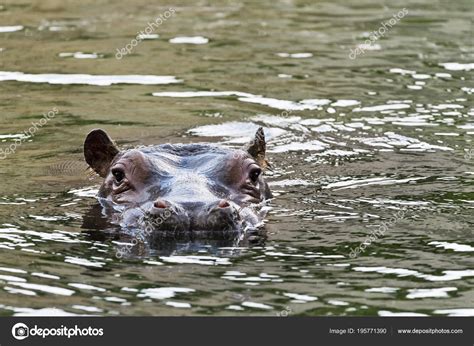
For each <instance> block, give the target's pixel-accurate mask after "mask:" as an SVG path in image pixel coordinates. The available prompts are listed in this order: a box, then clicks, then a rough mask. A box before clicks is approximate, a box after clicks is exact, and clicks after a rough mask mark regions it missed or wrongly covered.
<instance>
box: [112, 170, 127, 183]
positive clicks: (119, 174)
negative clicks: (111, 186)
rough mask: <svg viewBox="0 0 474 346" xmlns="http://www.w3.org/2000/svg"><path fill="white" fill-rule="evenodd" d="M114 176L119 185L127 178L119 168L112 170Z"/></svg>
mask: <svg viewBox="0 0 474 346" xmlns="http://www.w3.org/2000/svg"><path fill="white" fill-rule="evenodd" d="M112 175H113V176H114V178H115V181H116V182H117V183H120V182H122V180H123V178H125V173H124V172H123V171H122V170H121V169H119V168H114V169H112Z"/></svg>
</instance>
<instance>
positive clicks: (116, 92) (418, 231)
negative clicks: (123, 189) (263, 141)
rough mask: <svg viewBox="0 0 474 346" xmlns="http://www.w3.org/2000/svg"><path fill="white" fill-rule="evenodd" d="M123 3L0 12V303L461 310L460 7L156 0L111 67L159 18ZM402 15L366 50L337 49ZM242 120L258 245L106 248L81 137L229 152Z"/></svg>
mask: <svg viewBox="0 0 474 346" xmlns="http://www.w3.org/2000/svg"><path fill="white" fill-rule="evenodd" d="M135 3H136V6H133V7H131V8H129V9H128V10H127V11H126V13H125V12H123V8H121V7H120V6H119V5H116V4H95V3H94V4H92V3H88V4H87V5H84V4H81V5H80V4H76V5H71V6H72V7H68V6H66V5H62V4H60V3H56V2H55V1H45V2H42V3H41V4H36V5H32V6H29V5H28V6H16V5H14V4H8V3H7V4H6V5H5V6H4V7H3V8H2V11H0V18H1V19H2V25H3V26H0V59H1V60H0V66H1V68H0V70H1V71H2V72H0V88H1V93H0V100H1V107H2V113H1V114H2V115H1V116H0V129H1V130H0V149H1V150H2V151H0V154H2V153H3V150H4V149H5V148H7V147H8V146H10V145H12V144H13V143H15V141H18V140H22V142H23V143H22V146H21V150H17V151H16V152H15V153H13V154H10V155H8V157H7V158H5V159H3V160H0V173H1V175H2V183H1V184H2V186H1V187H2V193H1V194H0V251H1V252H0V314H2V315H17V316H31V315H46V316H52V315H71V316H73V315H191V314H198V315H269V316H287V315H289V316H292V315H299V314H305V315H380V316H427V315H439V316H472V315H474V306H473V304H472V303H470V301H471V300H470V297H471V296H472V292H473V289H472V287H473V283H474V261H473V252H474V243H473V231H472V229H473V227H472V226H473V223H472V221H473V220H472V208H473V192H472V185H473V178H474V169H473V167H472V164H473V162H472V157H473V155H472V152H473V145H472V138H471V137H472V135H473V134H474V130H473V129H474V121H473V116H474V107H473V103H472V92H473V88H472V85H470V84H469V83H468V81H470V80H472V70H473V69H474V63H473V59H472V47H471V42H470V35H469V34H468V33H469V30H470V20H471V16H472V15H471V13H470V11H472V5H471V4H470V3H469V2H463V1H460V2H455V3H447V2H445V1H440V2H436V1H435V2H432V1H422V2H418V3H416V4H414V3H409V2H407V3H404V4H397V7H394V6H395V5H393V4H389V3H386V4H385V5H384V6H382V5H380V4H372V3H369V2H365V1H363V2H360V1H359V2H346V3H344V4H343V5H342V4H333V3H331V2H318V3H313V2H301V3H298V4H293V3H292V2H278V1H277V2H275V1H273V2H267V1H260V2H249V3H245V2H235V1H233V2H223V3H222V4H220V5H212V6H211V5H207V6H200V7H190V6H184V5H183V6H176V15H175V16H173V18H170V19H169V20H167V21H166V22H165V23H163V25H161V26H160V27H159V29H158V30H156V33H153V35H149V36H146V37H142V39H143V41H142V42H141V43H140V45H139V46H137V47H135V48H134V51H133V54H130V55H127V57H125V58H124V59H121V60H117V59H115V56H114V54H115V51H116V49H117V48H120V47H122V46H123V44H124V42H130V40H131V39H133V38H134V37H136V35H137V30H139V29H140V28H143V27H145V26H146V25H147V22H148V21H149V20H152V19H153V18H154V17H156V13H161V12H162V10H163V8H161V7H159V6H158V7H157V6H156V4H151V3H149V2H146V1H142V0H139V1H135ZM403 7H406V8H407V9H408V10H409V15H407V16H406V17H405V18H403V20H402V21H400V23H398V24H397V26H396V27H395V26H394V27H393V28H392V29H391V31H390V33H389V34H388V35H386V36H385V37H384V38H383V39H381V40H379V41H378V42H377V45H376V46H374V47H376V49H370V50H367V52H365V54H364V55H363V56H358V57H357V58H356V59H353V60H351V59H349V58H348V54H349V52H350V49H351V48H353V47H355V46H356V45H358V44H361V43H363V41H364V39H365V37H367V33H369V32H371V31H373V30H375V29H376V28H377V27H378V26H379V25H380V24H379V22H380V20H382V19H383V18H389V17H391V16H392V15H393V14H394V13H396V12H398V11H399V9H400V8H403ZM446 13H449V16H448V17H447V16H446V15H445V14H446ZM53 107H56V108H57V109H58V110H59V113H58V114H57V115H56V117H55V118H54V119H52V120H51V121H49V122H48V123H47V124H46V125H44V126H43V127H41V128H40V129H38V131H37V132H36V133H35V136H34V137H31V138H29V137H25V134H24V131H25V130H27V129H28V128H29V127H30V126H31V122H32V121H36V120H38V119H39V118H40V114H43V113H44V112H47V111H48V110H50V109H52V108H53ZM259 126H263V127H264V128H265V133H266V136H267V138H268V148H267V150H268V153H269V160H270V162H271V163H272V167H273V170H272V171H271V172H268V180H269V181H270V186H271V188H272V190H273V192H274V195H275V199H273V200H272V201H271V207H272V210H270V212H269V214H268V216H267V226H266V230H267V235H266V239H265V241H263V242H260V243H258V244H253V243H250V244H238V243H230V244H229V243H228V242H225V241H224V242H220V241H215V242H212V241H193V242H187V243H186V242H184V243H183V242H179V241H175V242H158V243H155V244H145V245H146V246H138V245H137V246H133V247H132V248H133V251H131V253H130V255H129V256H126V257H124V258H121V259H119V258H117V256H116V253H117V251H118V249H120V248H121V247H123V246H128V245H130V244H131V242H132V240H133V234H128V233H126V232H118V230H117V228H116V226H114V225H112V224H111V223H110V222H109V220H107V219H105V218H104V217H103V216H102V215H101V210H100V208H97V202H96V200H95V197H94V196H95V194H96V193H97V188H98V186H99V184H100V178H99V177H97V176H95V175H94V174H91V173H90V172H88V171H87V169H86V168H87V167H86V165H85V164H84V162H83V159H82V142H83V139H84V137H85V134H86V133H87V132H88V131H89V130H90V129H92V128H97V127H103V128H105V129H107V130H108V131H109V132H110V133H111V134H112V136H113V137H114V138H118V139H119V140H118V144H119V146H121V147H125V148H130V147H133V146H136V145H151V144H156V143H162V142H173V143H177V142H185V143H190V142H218V143H220V144H222V145H226V146H230V147H239V146H240V145H242V144H243V143H246V142H247V141H248V140H249V139H250V136H251V135H253V134H254V133H255V130H256V129H257V128H258V127H259ZM0 157H2V156H0ZM399 211H403V217H402V218H398V219H397V220H396V222H392V221H391V220H393V219H394V218H395V215H397V212H399ZM384 225H385V226H386V229H384V231H383V232H380V229H382V227H383V226H384ZM377 231H379V232H378V233H377ZM371 234H377V237H376V238H375V239H373V240H372V241H370V242H369V243H366V244H365V245H366V246H365V249H364V251H361V252H360V253H359V254H358V255H357V256H351V249H353V248H356V247H359V246H361V244H364V242H366V239H367V237H369V236H370V235H371ZM142 245H143V244H142Z"/></svg>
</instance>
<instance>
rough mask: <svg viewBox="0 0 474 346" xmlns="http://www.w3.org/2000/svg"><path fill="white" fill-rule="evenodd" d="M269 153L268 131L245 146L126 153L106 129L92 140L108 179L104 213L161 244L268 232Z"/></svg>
mask: <svg viewBox="0 0 474 346" xmlns="http://www.w3.org/2000/svg"><path fill="white" fill-rule="evenodd" d="M265 151H266V141H265V135H264V131H263V129H262V128H261V127H260V128H259V129H258V130H257V132H256V134H255V136H254V139H253V140H252V141H251V142H250V143H248V144H247V145H245V146H244V147H242V148H240V149H231V148H227V147H223V146H219V145H214V144H204V143H202V144H201V143H193V144H160V145H152V146H146V147H145V146H141V147H137V148H133V149H126V150H119V149H118V147H117V146H116V145H115V144H114V142H113V141H112V139H111V138H110V137H109V135H108V134H107V133H106V132H105V131H104V130H102V129H94V130H92V131H91V132H90V133H89V134H88V135H87V137H86V139H85V142H84V157H85V161H86V162H87V164H88V165H89V166H90V168H91V169H92V170H94V171H95V172H96V173H97V174H98V175H99V176H101V177H102V178H104V180H103V183H102V185H101V187H100V189H99V192H98V195H97V198H98V200H99V203H100V205H101V207H102V210H103V211H102V213H103V214H104V215H106V216H107V217H109V218H110V219H111V223H113V224H116V225H119V226H120V228H121V229H128V230H138V231H139V232H141V233H142V234H143V235H144V236H149V237H153V238H154V239H156V238H159V239H165V238H169V237H171V238H174V239H191V240H193V239H198V238H216V237H217V238H219V237H221V238H224V239H236V238H239V237H240V238H242V237H243V235H244V234H247V233H249V234H250V233H252V232H254V231H256V230H261V229H263V218H264V216H265V214H266V212H267V211H268V210H269V209H270V207H269V206H267V203H268V201H269V200H270V199H271V198H272V193H271V191H270V189H269V186H268V183H267V182H266V181H265V171H266V170H268V169H270V165H269V163H268V160H267V159H266V154H265ZM258 232H260V231H258ZM258 232H257V233H258Z"/></svg>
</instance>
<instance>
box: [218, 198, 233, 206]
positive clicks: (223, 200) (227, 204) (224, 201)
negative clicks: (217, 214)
mask: <svg viewBox="0 0 474 346" xmlns="http://www.w3.org/2000/svg"><path fill="white" fill-rule="evenodd" d="M218 206H219V208H227V207H230V204H229V202H228V201H227V200H225V199H221V200H220V201H219V204H218Z"/></svg>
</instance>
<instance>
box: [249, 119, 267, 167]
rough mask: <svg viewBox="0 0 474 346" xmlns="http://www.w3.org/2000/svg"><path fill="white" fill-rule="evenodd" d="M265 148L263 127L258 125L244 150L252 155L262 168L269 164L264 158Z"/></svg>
mask: <svg viewBox="0 0 474 346" xmlns="http://www.w3.org/2000/svg"><path fill="white" fill-rule="evenodd" d="M266 148H267V143H266V142H265V133H264V132H263V128H262V127H259V128H258V130H257V132H256V133H255V138H254V139H253V140H252V141H250V143H249V144H247V146H246V147H245V150H247V151H248V153H249V154H250V155H252V157H253V158H254V159H255V161H256V162H257V163H258V165H259V166H260V167H262V168H263V169H265V168H267V167H269V166H270V165H269V163H268V161H267V160H266V158H265V151H266Z"/></svg>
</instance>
